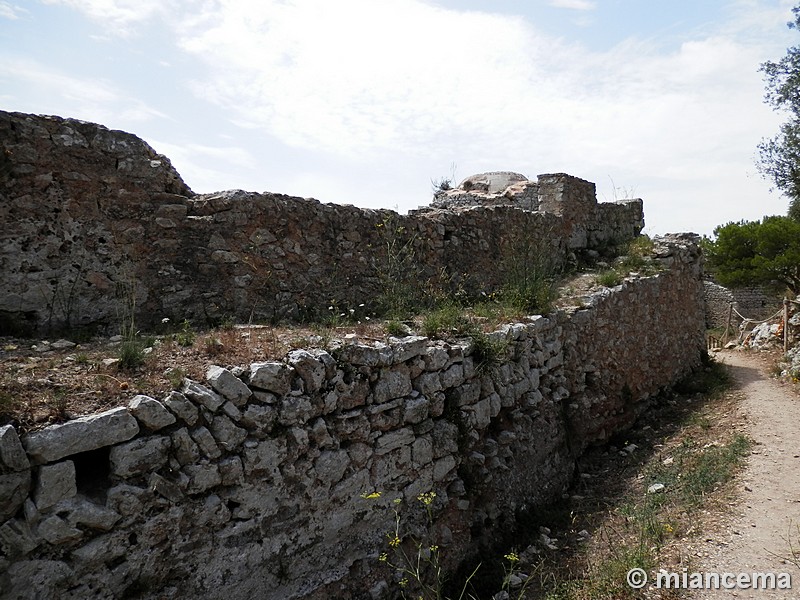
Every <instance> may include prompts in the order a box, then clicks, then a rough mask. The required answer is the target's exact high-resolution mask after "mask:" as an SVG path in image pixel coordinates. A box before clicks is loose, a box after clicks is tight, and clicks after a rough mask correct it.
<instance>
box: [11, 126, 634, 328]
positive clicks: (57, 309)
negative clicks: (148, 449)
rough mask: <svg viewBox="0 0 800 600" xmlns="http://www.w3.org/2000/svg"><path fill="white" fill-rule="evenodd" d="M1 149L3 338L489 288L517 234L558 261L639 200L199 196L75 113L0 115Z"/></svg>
mask: <svg viewBox="0 0 800 600" xmlns="http://www.w3.org/2000/svg"><path fill="white" fill-rule="evenodd" d="M0 146H1V147H0V199H2V202H0V221H2V222H3V223H4V227H3V229H2V232H0V326H2V328H3V329H6V330H11V331H14V330H23V329H28V330H43V329H47V328H58V327H62V326H76V325H77V326H86V325H94V326H98V327H101V328H106V329H111V330H114V329H119V327H120V326H121V325H122V324H123V323H122V321H123V320H124V315H126V314H127V313H128V312H130V309H131V308H133V309H134V310H135V313H136V316H137V321H136V322H137V324H138V325H141V326H144V327H147V326H148V325H152V324H153V323H154V322H157V321H158V320H160V319H163V318H170V319H172V320H173V321H177V322H179V321H182V320H183V319H189V320H191V321H193V322H195V323H196V324H197V325H204V324H206V323H209V324H213V323H215V322H218V321H220V320H221V319H225V318H230V319H234V320H240V321H249V320H259V321H261V320H272V321H277V320H281V319H284V318H288V319H304V318H309V317H314V316H315V315H316V316H318V315H319V314H321V313H325V311H326V310H327V307H328V306H330V305H331V304H336V305H337V306H338V307H349V306H358V305H360V304H362V303H363V304H365V305H366V309H367V310H379V309H380V306H379V305H380V299H381V294H382V292H383V290H384V289H385V287H386V281H387V279H391V280H396V279H398V278H406V279H407V280H409V282H412V283H413V285H414V286H415V287H417V288H419V287H422V286H424V285H425V284H426V282H428V281H432V280H436V281H437V282H439V283H440V282H441V281H442V280H445V281H446V282H447V285H450V286H452V287H453V288H456V289H460V290H463V291H465V292H467V293H479V292H481V291H485V292H487V293H489V292H491V291H492V289H493V287H495V286H497V285H498V283H499V282H501V281H502V280H503V276H504V268H505V265H507V264H508V263H509V262H510V261H513V258H514V257H513V252H514V248H516V247H519V244H518V243H517V242H518V241H519V240H520V239H526V240H535V242H536V244H537V245H538V246H539V247H540V248H541V249H542V251H543V252H545V253H546V254H547V255H548V256H549V257H550V258H551V260H552V261H553V262H555V263H556V264H563V263H565V262H566V261H568V260H570V259H571V257H572V255H574V254H576V253H581V252H583V251H585V250H591V249H598V248H604V247H606V246H609V245H612V246H613V245H616V244H622V243H624V242H626V241H628V240H630V239H631V238H633V237H635V236H636V235H638V233H639V232H640V231H641V229H642V227H643V224H644V221H643V216H642V203H641V201H630V202H627V203H603V204H598V203H597V201H596V198H595V190H594V184H592V183H590V182H587V181H583V180H581V179H578V178H576V177H571V176H569V175H563V174H555V175H542V176H540V177H539V179H538V183H536V184H535V186H534V188H533V189H535V190H538V191H537V194H538V196H537V202H536V204H537V205H540V206H541V207H543V208H542V209H541V210H523V209H520V208H517V207H515V206H510V205H505V206H467V207H454V208H447V209H429V210H421V211H414V212H412V214H409V215H398V214H396V213H394V212H392V211H388V210H366V209H359V208H356V207H353V206H346V205H345V206H342V205H333V204H322V203H320V202H318V201H317V200H313V199H302V198H295V197H290V196H284V195H281V194H270V193H264V194H256V193H251V192H244V191H241V190H234V191H227V192H220V193H215V194H205V195H197V194H194V193H193V192H192V191H191V190H190V189H189V188H188V186H186V184H185V183H184V182H183V181H182V180H181V178H180V175H178V173H177V172H176V171H175V170H174V169H173V168H172V166H171V164H170V162H169V160H168V159H167V158H166V157H164V156H162V155H159V154H157V153H156V152H155V151H154V150H153V149H152V148H150V147H149V146H148V145H147V144H146V143H144V142H143V141H142V140H140V139H139V138H137V137H136V136H134V135H131V134H128V133H124V132H120V131H110V130H108V129H106V128H104V127H102V126H100V125H95V124H91V123H84V122H80V121H75V120H72V119H61V118H58V117H39V116H34V115H25V114H19V113H8V112H0ZM398 259H402V260H398ZM398 264H401V266H402V269H400V271H399V272H398V268H397V267H398Z"/></svg>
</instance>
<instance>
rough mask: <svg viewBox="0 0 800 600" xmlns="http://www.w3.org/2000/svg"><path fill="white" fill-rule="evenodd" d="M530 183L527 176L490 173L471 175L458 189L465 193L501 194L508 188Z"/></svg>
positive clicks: (506, 172) (508, 172) (509, 172)
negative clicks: (526, 182)
mask: <svg viewBox="0 0 800 600" xmlns="http://www.w3.org/2000/svg"><path fill="white" fill-rule="evenodd" d="M523 181H528V178H527V177H525V175H521V174H520V173H514V172H512V171H490V172H488V173H480V174H478V175H471V176H470V177H467V178H466V179H464V181H462V182H461V183H459V184H458V189H461V190H464V191H465V192H483V193H485V194H501V193H502V192H504V191H506V189H507V188H508V186H510V185H513V184H515V183H521V182H523Z"/></svg>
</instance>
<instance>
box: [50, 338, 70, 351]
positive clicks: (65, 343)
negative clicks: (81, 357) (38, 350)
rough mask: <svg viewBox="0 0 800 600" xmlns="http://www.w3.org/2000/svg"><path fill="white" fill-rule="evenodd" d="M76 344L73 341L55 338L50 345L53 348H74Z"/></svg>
mask: <svg viewBox="0 0 800 600" xmlns="http://www.w3.org/2000/svg"><path fill="white" fill-rule="evenodd" d="M75 346H76V344H75V342H70V341H69V340H63V339H62V340H56V341H55V342H53V343H52V344H50V347H51V348H52V349H53V350H68V349H69V348H74V347H75Z"/></svg>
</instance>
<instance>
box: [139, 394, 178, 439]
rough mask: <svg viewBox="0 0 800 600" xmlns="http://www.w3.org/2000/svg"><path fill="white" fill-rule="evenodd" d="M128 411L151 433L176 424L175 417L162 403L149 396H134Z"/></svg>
mask: <svg viewBox="0 0 800 600" xmlns="http://www.w3.org/2000/svg"><path fill="white" fill-rule="evenodd" d="M128 410H130V411H131V414H132V415H133V416H134V417H136V419H137V420H138V421H139V422H140V423H141V424H142V425H144V426H145V427H147V428H148V429H150V430H151V431H158V430H159V429H162V428H164V427H167V426H168V425H172V424H173V423H174V422H175V415H173V414H172V413H170V412H169V411H168V410H167V409H166V408H164V405H163V404H161V402H159V401H158V400H156V399H155V398H150V397H149V396H142V395H139V396H134V397H133V399H132V400H131V401H130V403H129V404H128Z"/></svg>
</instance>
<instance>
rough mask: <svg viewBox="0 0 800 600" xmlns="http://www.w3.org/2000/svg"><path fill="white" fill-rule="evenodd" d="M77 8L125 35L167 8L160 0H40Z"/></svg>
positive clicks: (119, 33) (115, 31)
mask: <svg viewBox="0 0 800 600" xmlns="http://www.w3.org/2000/svg"><path fill="white" fill-rule="evenodd" d="M42 1H43V2H44V3H45V4H60V5H63V6H68V7H70V8H72V9H75V10H78V11H80V12H82V13H84V14H85V15H86V16H88V17H89V18H90V19H92V20H94V21H100V22H102V23H103V24H104V25H105V26H106V27H108V28H110V29H111V30H112V31H113V33H116V34H118V35H123V36H127V35H129V34H131V33H132V32H133V31H134V30H135V28H134V26H135V25H137V24H140V23H143V22H145V21H147V20H149V19H151V18H152V17H154V16H156V15H157V14H159V13H162V14H163V13H165V12H166V11H167V8H166V6H165V4H166V3H165V2H162V1H161V0H42Z"/></svg>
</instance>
